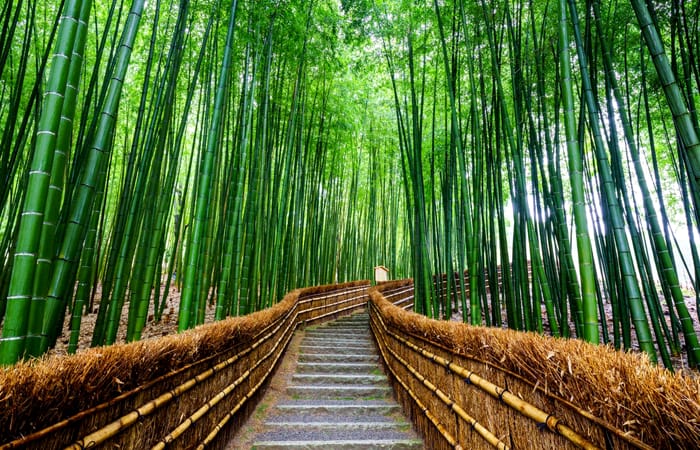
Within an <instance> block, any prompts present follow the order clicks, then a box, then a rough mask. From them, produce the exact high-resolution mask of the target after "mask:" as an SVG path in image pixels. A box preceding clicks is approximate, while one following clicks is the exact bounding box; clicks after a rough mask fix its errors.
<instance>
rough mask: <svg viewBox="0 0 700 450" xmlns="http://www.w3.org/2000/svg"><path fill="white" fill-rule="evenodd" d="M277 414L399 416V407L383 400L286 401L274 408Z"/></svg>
mask: <svg viewBox="0 0 700 450" xmlns="http://www.w3.org/2000/svg"><path fill="white" fill-rule="evenodd" d="M275 410H276V413H277V414H280V415H281V414H285V415H292V416H293V415H301V416H305V417H310V416H317V415H329V414H330V415H333V416H342V417H346V418H347V417H375V416H387V415H390V414H399V413H400V412H401V407H400V406H399V404H398V403H395V402H387V401H385V400H376V399H375V400H363V401H361V402H356V401H352V400H308V399H306V400H288V401H285V402H284V403H280V404H277V405H276V406H275Z"/></svg>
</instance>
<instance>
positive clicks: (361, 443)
mask: <svg viewBox="0 0 700 450" xmlns="http://www.w3.org/2000/svg"><path fill="white" fill-rule="evenodd" d="M253 446H254V448H256V449H258V448H265V449H275V448H280V449H306V448H331V449H379V448H381V449H387V448H388V449H411V450H413V449H422V448H423V444H422V442H421V441H419V440H418V439H415V438H412V436H411V435H410V434H407V433H404V432H401V431H392V430H372V431H370V430H307V429H298V430H280V431H273V432H264V433H262V434H260V435H259V439H258V440H257V441H256V442H255V443H254V444H253Z"/></svg>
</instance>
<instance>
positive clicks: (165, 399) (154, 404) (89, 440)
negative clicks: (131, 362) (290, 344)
mask: <svg viewBox="0 0 700 450" xmlns="http://www.w3.org/2000/svg"><path fill="white" fill-rule="evenodd" d="M292 309H294V308H292ZM286 318H288V316H287V317H286ZM283 323H284V322H283V321H280V323H279V325H278V327H277V328H275V330H273V331H271V332H269V333H268V334H267V335H265V336H264V337H263V338H262V339H260V340H258V341H255V342H254V343H253V345H251V346H250V347H249V348H247V349H245V350H243V351H241V352H239V353H237V354H236V355H234V356H232V357H231V358H229V359H227V360H226V361H222V362H220V363H219V364H217V365H216V366H214V367H212V368H210V369H209V370H206V371H204V372H202V373H200V374H198V375H197V376H195V377H194V378H191V379H189V380H187V381H185V382H184V383H182V384H180V385H179V386H177V387H176V388H175V389H173V390H171V391H169V392H166V393H165V394H162V395H160V396H159V397H157V398H156V399H154V400H151V401H150V402H148V403H145V404H144V405H142V406H140V407H139V408H137V409H135V410H133V411H131V412H129V413H127V414H125V415H124V416H122V417H120V418H119V419H117V420H115V421H113V422H111V423H110V424H108V425H106V426H104V427H102V428H100V429H98V430H96V431H94V432H92V433H90V434H88V435H86V436H84V437H83V438H82V439H80V440H78V441H76V442H75V443H73V444H72V445H70V446H68V447H66V450H69V449H70V450H80V449H83V448H87V447H92V446H95V445H98V444H101V443H103V442H105V441H107V440H108V439H110V438H111V437H113V436H115V435H117V434H118V433H120V432H121V431H123V430H124V429H126V428H128V427H130V426H131V425H133V424H134V423H136V422H137V421H138V420H139V418H141V417H144V416H148V415H150V414H152V413H153V412H154V411H156V410H157V409H159V408H161V407H162V406H164V405H167V404H168V403H170V402H171V401H172V400H173V399H175V398H177V397H179V396H181V395H182V394H184V393H185V392H187V391H189V390H190V389H192V388H193V387H194V386H196V385H198V384H200V383H201V382H203V381H204V380H206V379H208V378H209V377H211V376H212V375H214V374H215V373H218V372H220V371H222V370H223V369H225V368H226V367H228V366H230V365H231V364H233V363H235V362H236V361H238V360H240V359H241V358H242V357H243V356H245V355H247V354H248V353H250V352H252V351H253V350H255V349H256V348H257V347H258V346H260V345H261V343H262V342H264V341H266V340H267V339H269V338H270V337H271V336H274V334H276V332H277V331H278V330H279V329H280V328H281V327H282V324H283ZM291 323H296V317H295V319H294V320H293V321H292V322H291Z"/></svg>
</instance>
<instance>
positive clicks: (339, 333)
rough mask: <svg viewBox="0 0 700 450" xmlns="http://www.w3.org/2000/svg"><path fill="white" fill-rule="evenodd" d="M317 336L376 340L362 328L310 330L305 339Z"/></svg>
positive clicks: (322, 337) (319, 337)
mask: <svg viewBox="0 0 700 450" xmlns="http://www.w3.org/2000/svg"><path fill="white" fill-rule="evenodd" d="M309 338H316V339H330V338H337V339H366V340H369V341H374V339H372V337H371V335H370V334H369V333H368V332H366V331H360V330H346V331H343V330H316V331H309V332H307V333H305V334H304V339H309Z"/></svg>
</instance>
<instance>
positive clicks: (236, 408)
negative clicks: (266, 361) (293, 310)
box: [197, 333, 292, 450]
mask: <svg viewBox="0 0 700 450" xmlns="http://www.w3.org/2000/svg"><path fill="white" fill-rule="evenodd" d="M291 339H292V334H291V333H288V335H287V342H285V344H284V346H285V347H286V346H287V345H288V344H289V341H290V340H291ZM283 353H284V352H279V353H278V354H277V356H276V357H275V360H274V361H273V363H272V365H271V366H270V368H269V369H268V370H267V372H266V373H265V375H263V376H262V377H261V378H260V381H258V382H257V383H256V384H255V386H253V388H252V389H251V390H250V391H248V392H247V393H246V394H245V395H244V396H243V398H242V399H241V400H240V401H239V402H238V403H237V404H236V406H234V407H233V408H232V409H231V411H229V412H228V413H226V415H225V416H224V417H223V418H222V419H221V420H220V421H219V423H217V424H216V425H215V426H214V428H213V429H212V431H211V432H210V433H209V434H208V435H207V437H205V438H204V440H203V441H202V442H201V443H200V444H199V445H198V446H197V450H203V449H204V448H205V447H206V446H207V445H209V444H211V443H212V442H213V441H214V439H215V438H216V436H217V435H218V434H219V433H220V432H221V430H223V429H224V427H225V426H226V424H227V423H228V422H229V421H230V420H231V418H233V416H234V415H235V414H236V413H237V412H238V411H239V410H240V409H241V408H242V407H243V405H244V404H245V402H247V401H248V400H250V399H251V398H252V397H253V395H255V393H256V392H257V391H258V389H260V386H262V385H263V383H264V382H265V380H267V378H268V377H269V376H271V375H272V372H274V370H275V367H276V366H277V362H278V361H279V359H280V358H281V357H282V354H283Z"/></svg>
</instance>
